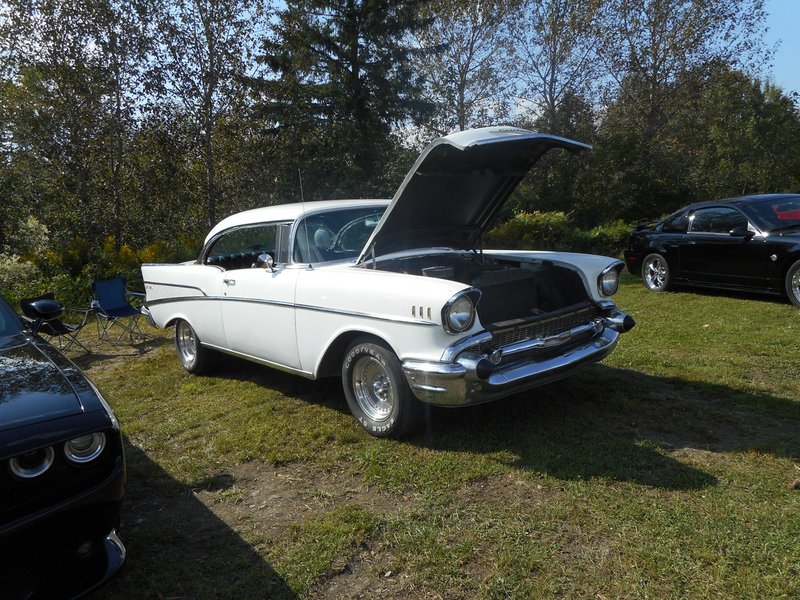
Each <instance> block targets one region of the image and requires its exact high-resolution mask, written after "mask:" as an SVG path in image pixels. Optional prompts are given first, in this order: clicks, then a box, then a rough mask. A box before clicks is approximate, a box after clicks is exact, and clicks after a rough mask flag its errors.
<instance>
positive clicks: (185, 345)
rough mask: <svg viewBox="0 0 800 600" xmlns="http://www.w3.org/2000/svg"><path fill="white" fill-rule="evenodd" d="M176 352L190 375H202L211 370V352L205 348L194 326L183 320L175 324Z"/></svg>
mask: <svg viewBox="0 0 800 600" xmlns="http://www.w3.org/2000/svg"><path fill="white" fill-rule="evenodd" d="M175 351H176V352H177V353H178V358H179V359H180V361H181V364H182V365H183V368H184V369H186V370H187V371H189V373H192V374H194V375H200V374H202V373H206V372H208V370H209V369H210V368H211V356H210V354H211V351H210V350H207V349H206V348H204V347H203V345H202V344H201V343H200V338H199V337H197V334H196V333H195V331H194V329H193V328H192V326H191V325H189V323H188V322H187V321H184V320H182V319H180V320H178V322H177V323H175Z"/></svg>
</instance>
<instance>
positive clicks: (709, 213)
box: [689, 207, 747, 233]
mask: <svg viewBox="0 0 800 600" xmlns="http://www.w3.org/2000/svg"><path fill="white" fill-rule="evenodd" d="M737 227H747V219H746V218H745V217H744V215H742V214H741V213H740V212H739V211H738V210H734V209H732V208H723V207H717V208H701V209H699V210H696V211H695V212H694V214H693V215H692V216H691V217H689V231H691V232H693V233H730V231H731V229H735V228H737Z"/></svg>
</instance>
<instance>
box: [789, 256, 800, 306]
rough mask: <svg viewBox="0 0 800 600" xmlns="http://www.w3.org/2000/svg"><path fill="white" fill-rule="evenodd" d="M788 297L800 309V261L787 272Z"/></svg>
mask: <svg viewBox="0 0 800 600" xmlns="http://www.w3.org/2000/svg"><path fill="white" fill-rule="evenodd" d="M786 295H787V296H789V301H790V302H791V303H792V304H794V305H795V306H797V307H800V260H798V261H797V262H796V263H794V264H793V265H792V266H791V267H789V270H788V271H787V272H786Z"/></svg>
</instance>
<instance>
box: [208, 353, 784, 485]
mask: <svg viewBox="0 0 800 600" xmlns="http://www.w3.org/2000/svg"><path fill="white" fill-rule="evenodd" d="M215 376H217V377H225V378H230V379H236V380H239V381H247V382H251V383H255V384H257V385H260V386H264V387H268V388H270V389H273V390H275V391H277V392H280V393H281V394H284V395H286V396H292V397H296V398H300V399H302V400H304V401H306V402H309V403H312V404H316V405H320V406H325V407H328V408H331V409H334V410H337V411H339V412H341V413H344V414H348V415H349V411H348V408H347V403H346V401H345V399H344V394H343V392H342V389H341V384H340V382H339V381H338V380H337V379H329V380H322V381H309V380H306V379H303V378H300V377H295V376H291V375H287V374H284V373H280V372H278V371H275V370H272V369H269V368H267V367H261V366H258V365H254V364H252V363H248V362H245V361H241V360H238V359H235V358H231V357H223V358H222V360H221V362H220V364H219V369H218V370H217V372H216V373H215ZM426 416H427V418H426V422H425V425H424V427H423V431H422V432H421V433H419V434H417V435H415V436H413V437H411V438H409V439H407V440H405V442H406V443H409V444H412V445H416V446H420V447H424V448H427V449H431V450H441V451H456V452H465V453H485V454H488V453H500V454H501V455H502V454H505V455H509V456H513V457H516V458H512V459H509V460H508V461H507V464H508V465H509V466H513V467H516V468H521V469H526V470H530V471H536V472H541V473H547V474H549V475H552V476H554V477H557V478H560V479H564V480H582V479H591V478H606V479H611V480H617V481H630V482H635V483H639V484H641V485H646V486H652V487H658V488H664V489H675V490H682V489H698V488H703V487H707V486H713V485H716V483H717V480H716V478H715V477H714V476H713V475H712V474H710V473H707V472H705V471H703V470H702V469H700V468H697V467H695V466H692V465H690V464H687V463H686V462H684V461H682V460H678V459H677V458H675V457H674V456H673V455H672V451H674V450H680V449H689V450H699V451H710V452H728V451H735V452H736V451H740V452H745V451H750V450H756V451H762V452H768V453H772V454H775V455H777V456H785V457H789V458H794V459H800V433H798V432H800V403H797V402H792V401H791V400H788V399H785V398H778V397H774V396H768V395H755V394H750V393H747V392H742V391H741V390H737V389H733V388H730V387H726V386H721V385H714V384H706V383H690V382H688V381H686V380H683V379H679V378H665V377H655V376H651V375H647V374H643V373H641V372H639V371H633V370H627V369H619V368H614V367H609V366H606V365H602V364H599V365H592V366H590V367H588V368H586V369H584V370H583V371H580V372H579V373H577V374H575V375H573V376H572V377H569V378H567V379H564V380H561V381H558V382H555V383H552V384H549V385H546V386H542V387H539V388H534V389H532V390H530V391H528V392H525V393H522V394H518V395H516V396H513V397H510V398H506V399H502V400H498V401H495V402H491V403H488V404H484V405H480V406H474V407H466V408H454V409H446V408H438V407H429V406H426ZM366 435H367V434H366V433H365V434H364V436H365V437H366ZM501 460H502V459H501Z"/></svg>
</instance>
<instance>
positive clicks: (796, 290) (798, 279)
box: [789, 268, 800, 303]
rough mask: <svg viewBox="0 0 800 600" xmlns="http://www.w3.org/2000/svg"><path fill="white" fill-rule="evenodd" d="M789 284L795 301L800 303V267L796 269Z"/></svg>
mask: <svg viewBox="0 0 800 600" xmlns="http://www.w3.org/2000/svg"><path fill="white" fill-rule="evenodd" d="M789 286H790V288H791V292H792V295H793V296H794V298H795V301H796V302H797V303H800V268H798V269H795V270H794V273H792V280H791V283H790V284H789Z"/></svg>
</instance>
